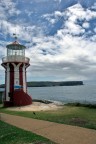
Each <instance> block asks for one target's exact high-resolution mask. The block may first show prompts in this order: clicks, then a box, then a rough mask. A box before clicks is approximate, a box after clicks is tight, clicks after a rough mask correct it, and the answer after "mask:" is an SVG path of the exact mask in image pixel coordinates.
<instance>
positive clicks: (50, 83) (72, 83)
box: [0, 81, 83, 88]
mask: <svg viewBox="0 0 96 144" xmlns="http://www.w3.org/2000/svg"><path fill="white" fill-rule="evenodd" d="M78 85H83V81H58V82H53V81H31V82H27V87H51V86H78ZM4 87H5V85H4V84H2V85H0V88H4Z"/></svg>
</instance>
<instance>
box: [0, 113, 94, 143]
mask: <svg viewBox="0 0 96 144" xmlns="http://www.w3.org/2000/svg"><path fill="white" fill-rule="evenodd" d="M0 119H1V120H2V121H5V122H7V123H9V124H11V125H14V126H17V127H19V128H22V129H24V130H27V131H31V132H33V133H36V134H38V135H41V136H44V137H46V138H48V139H50V140H52V141H54V142H56V143H58V144H96V130H91V129H86V128H81V127H76V126H69V125H65V124H58V123H54V122H47V121H43V120H36V119H31V118H25V117H20V116H14V115H9V114H4V113H1V114H0Z"/></svg>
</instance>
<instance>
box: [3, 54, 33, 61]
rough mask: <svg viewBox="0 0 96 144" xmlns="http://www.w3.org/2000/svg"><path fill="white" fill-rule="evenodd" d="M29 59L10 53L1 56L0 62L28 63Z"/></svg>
mask: <svg viewBox="0 0 96 144" xmlns="http://www.w3.org/2000/svg"><path fill="white" fill-rule="evenodd" d="M29 61H30V59H29V58H27V57H24V56H21V55H12V56H11V55H10V56H6V57H3V58H2V62H3V63H6V62H24V63H29Z"/></svg>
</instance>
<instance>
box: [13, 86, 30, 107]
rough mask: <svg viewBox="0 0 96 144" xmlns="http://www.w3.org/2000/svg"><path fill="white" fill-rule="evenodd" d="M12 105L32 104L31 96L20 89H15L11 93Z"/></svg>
mask: <svg viewBox="0 0 96 144" xmlns="http://www.w3.org/2000/svg"><path fill="white" fill-rule="evenodd" d="M13 103H14V106H26V105H30V104H32V98H31V97H30V96H29V95H28V94H27V93H25V92H24V91H23V90H22V89H21V90H15V91H14V94H13Z"/></svg>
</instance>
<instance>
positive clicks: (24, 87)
mask: <svg viewBox="0 0 96 144" xmlns="http://www.w3.org/2000/svg"><path fill="white" fill-rule="evenodd" d="M25 72H26V70H25V64H24V65H23V91H24V92H26V77H25Z"/></svg>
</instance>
